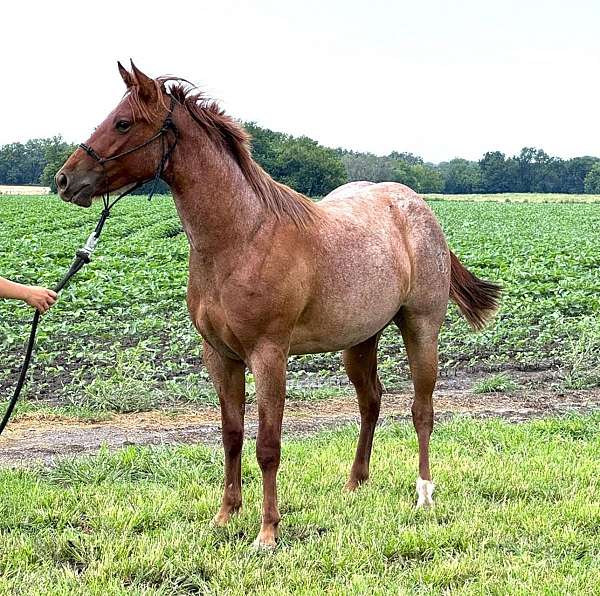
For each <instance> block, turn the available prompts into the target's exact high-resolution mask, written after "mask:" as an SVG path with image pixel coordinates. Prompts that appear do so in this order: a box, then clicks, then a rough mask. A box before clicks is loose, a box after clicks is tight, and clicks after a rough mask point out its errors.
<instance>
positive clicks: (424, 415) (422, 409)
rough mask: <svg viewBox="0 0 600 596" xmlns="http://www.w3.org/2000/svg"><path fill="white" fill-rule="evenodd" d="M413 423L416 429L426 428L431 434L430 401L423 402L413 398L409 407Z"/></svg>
mask: <svg viewBox="0 0 600 596" xmlns="http://www.w3.org/2000/svg"><path fill="white" fill-rule="evenodd" d="M411 412H412V419H413V424H414V425H415V428H416V429H417V431H420V430H426V431H427V432H429V433H430V434H431V431H432V430H433V406H432V404H431V403H429V402H426V403H423V402H421V401H417V400H415V402H414V403H413V405H412V408H411Z"/></svg>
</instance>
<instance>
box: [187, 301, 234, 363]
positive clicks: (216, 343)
mask: <svg viewBox="0 0 600 596" xmlns="http://www.w3.org/2000/svg"><path fill="white" fill-rule="evenodd" d="M190 311H191V312H190V315H191V317H192V322H193V323H194V327H196V329H197V330H198V333H200V335H201V336H202V337H203V339H204V340H206V341H207V342H208V343H209V344H210V345H211V346H212V347H213V348H214V349H215V350H216V351H217V352H219V353H220V354H223V355H225V356H229V357H230V358H234V357H241V354H240V353H239V346H238V345H237V342H236V341H235V338H234V337H233V335H232V334H231V332H230V330H229V329H228V327H227V325H226V323H225V315H224V313H223V312H222V310H221V309H220V308H219V307H217V306H210V305H206V304H197V305H196V306H195V308H194V309H193V311H192V309H190Z"/></svg>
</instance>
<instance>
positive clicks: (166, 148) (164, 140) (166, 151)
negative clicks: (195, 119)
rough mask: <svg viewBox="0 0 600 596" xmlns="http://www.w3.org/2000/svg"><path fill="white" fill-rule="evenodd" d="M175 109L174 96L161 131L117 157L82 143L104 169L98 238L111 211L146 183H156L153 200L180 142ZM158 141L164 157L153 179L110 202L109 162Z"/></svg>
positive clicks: (97, 230) (152, 192) (153, 188)
mask: <svg viewBox="0 0 600 596" xmlns="http://www.w3.org/2000/svg"><path fill="white" fill-rule="evenodd" d="M174 109H175V98H174V97H173V96H171V105H170V107H169V111H168V112H167V116H166V118H165V119H164V121H163V123H162V126H161V127H160V130H159V131H158V132H157V133H156V134H154V135H153V136H152V137H150V138H149V139H148V140H147V141H144V142H143V143H141V144H140V145H136V146H135V147H133V148H132V149H127V150H126V151H122V152H121V153H117V154H116V155H111V156H110V157H102V156H101V155H99V154H98V153H97V152H96V151H94V149H93V148H92V147H90V146H89V145H86V144H85V143H81V144H80V145H79V148H80V149H83V151H85V152H86V153H87V155H89V156H90V157H91V158H92V159H93V160H94V161H96V162H98V164H100V166H101V167H102V172H103V175H104V183H105V190H104V194H103V195H102V200H103V202H104V210H103V212H102V214H103V217H102V218H101V219H100V221H99V222H98V226H97V228H96V232H97V234H96V235H97V236H98V235H99V233H100V231H101V230H102V226H103V225H104V222H105V221H106V218H107V217H108V215H109V213H110V210H111V209H112V208H113V207H114V205H115V204H116V203H117V202H118V201H120V200H121V199H122V198H123V197H125V196H127V195H128V194H130V193H132V192H133V191H134V190H136V189H137V188H139V187H140V186H142V185H143V184H146V182H150V181H151V180H153V181H154V184H153V185H152V189H151V190H150V194H149V195H148V199H151V198H152V197H153V196H154V193H155V192H156V189H157V187H158V181H159V180H160V178H161V177H162V175H163V173H164V170H165V167H166V165H167V162H168V161H169V159H170V158H171V155H172V154H173V151H174V150H175V147H176V146H177V141H178V140H179V131H178V130H177V127H176V126H175V123H174V122H173V110H174ZM169 132H171V133H172V134H173V142H172V143H170V144H168V134H169ZM158 139H160V142H161V154H162V155H161V158H160V161H159V162H158V165H157V167H156V171H155V173H154V176H152V178H147V179H145V180H140V181H139V182H136V183H135V184H134V185H133V186H132V187H131V188H129V189H128V190H126V191H125V192H124V193H122V194H120V195H119V196H118V197H117V198H116V199H114V200H113V201H112V202H111V201H110V183H109V180H108V174H107V172H106V163H108V162H109V161H115V160H117V159H120V158H121V157H125V156H126V155H130V154H131V153H135V152H136V151H139V150H140V149H143V148H144V147H147V146H148V145H150V144H151V143H153V142H154V141H156V140H158Z"/></svg>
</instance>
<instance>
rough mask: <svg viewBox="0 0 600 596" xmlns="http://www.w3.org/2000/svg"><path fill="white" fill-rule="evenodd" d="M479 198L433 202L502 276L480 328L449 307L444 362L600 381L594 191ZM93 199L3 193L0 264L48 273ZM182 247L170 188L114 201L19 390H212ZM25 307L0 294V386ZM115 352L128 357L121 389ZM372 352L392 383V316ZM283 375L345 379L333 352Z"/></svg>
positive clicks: (445, 366)
mask: <svg viewBox="0 0 600 596" xmlns="http://www.w3.org/2000/svg"><path fill="white" fill-rule="evenodd" d="M453 198H456V197H453ZM476 198H478V199H479V198H485V199H486V201H485V202H483V201H479V200H469V201H464V200H462V201H456V200H430V204H431V206H432V208H433V209H434V211H435V212H436V214H437V216H438V218H439V220H440V222H441V224H442V226H443V228H444V230H445V233H446V235H447V238H448V242H449V244H450V246H451V248H452V250H453V251H454V252H455V253H456V254H457V255H459V257H460V258H461V260H462V261H463V262H464V263H465V265H466V266H467V267H468V268H469V269H471V270H472V271H473V272H475V273H476V274H477V275H479V276H482V277H484V278H488V279H491V280H494V281H498V282H500V283H501V284H502V285H503V286H504V294H503V297H502V305H501V309H500V312H499V314H498V316H497V318H496V319H495V320H494V321H493V322H492V323H491V325H490V326H489V327H488V328H486V330H485V331H484V332H483V333H479V334H475V333H473V332H471V331H470V329H469V327H468V325H467V324H466V322H465V321H464V320H463V319H462V318H461V317H460V316H459V314H458V311H457V309H456V307H454V306H451V308H450V310H449V313H448V317H447V321H446V324H445V326H444V329H443V332H442V335H441V340H440V358H441V365H442V370H445V371H453V370H459V371H460V370H463V371H469V370H471V369H473V368H475V369H477V370H487V371H490V372H499V371H503V370H509V369H511V368H519V369H525V370H530V369H545V368H555V369H561V370H562V371H563V373H564V378H565V384H566V385H569V386H595V385H598V384H600V376H599V375H596V374H595V373H594V374H592V375H589V374H587V373H586V368H587V369H593V370H598V369H599V368H600V350H597V349H595V348H594V346H597V345H598V344H599V342H600V327H599V326H598V325H597V324H594V323H593V321H595V320H596V319H597V317H594V313H597V312H599V310H600V276H599V275H598V263H599V262H600V243H599V242H598V229H599V228H600V204H598V203H588V204H584V203H575V204H565V203H561V202H539V201H547V200H548V196H547V195H540V196H538V197H536V196H535V195H531V197H530V198H531V201H530V202H528V203H524V202H511V203H507V202H494V201H489V200H488V199H489V197H487V196H486V197H476ZM588 198H589V197H588ZM538 199H539V201H538ZM99 209H100V205H94V207H92V208H91V209H89V210H85V209H79V208H76V207H74V206H73V205H68V204H65V203H63V202H62V201H60V200H59V199H58V198H57V197H55V196H49V197H2V198H1V199H0V236H1V237H2V252H1V253H0V274H1V275H4V276H5V277H10V278H12V279H15V280H18V281H22V282H27V283H36V284H44V285H49V286H51V285H53V284H55V283H56V282H57V280H58V279H60V277H61V276H62V274H63V272H64V270H65V269H66V267H67V266H68V264H69V263H70V261H71V258H72V256H73V254H74V252H75V250H76V249H77V248H79V247H80V246H81V245H82V243H83V242H84V241H85V239H86V238H87V236H88V234H89V231H90V230H91V229H92V227H93V225H94V223H95V221H96V219H97V216H98V211H99ZM187 256H188V247H187V241H186V238H185V235H184V234H183V233H182V231H181V225H180V222H179V219H178V217H177V214H176V211H175V208H174V206H173V203H172V200H171V199H170V198H169V197H155V198H154V199H153V200H152V202H148V201H147V200H146V199H145V198H142V197H131V198H127V199H126V200H125V201H124V202H123V203H120V204H119V205H118V207H117V208H116V209H115V210H114V213H113V215H112V216H111V218H110V219H109V221H108V222H107V225H106V228H105V232H104V235H103V237H102V241H101V243H100V245H99V247H98V249H97V252H96V255H95V257H94V260H93V262H92V263H91V264H90V265H89V266H88V267H86V268H85V269H84V270H83V271H82V272H81V273H80V274H79V275H78V277H77V278H76V280H75V281H74V283H73V284H72V285H71V286H70V287H69V288H67V290H66V291H65V292H64V293H63V295H62V296H61V299H60V301H59V303H58V304H57V306H56V307H55V308H53V309H52V310H51V312H50V313H49V314H48V315H47V316H46V317H44V320H43V324H42V326H41V330H40V334H39V341H38V348H37V351H36V357H35V361H34V364H33V367H32V377H31V380H30V382H29V383H28V385H27V386H26V393H27V394H28V395H29V396H30V397H33V398H35V399H45V398H47V399H52V400H59V401H60V402H61V403H65V404H68V403H74V404H79V405H83V406H86V407H88V406H89V407H91V408H96V409H97V410H99V409H102V408H108V409H112V410H117V411H124V410H125V411H127V410H136V409H138V410H139V409H144V408H148V407H153V406H154V405H155V404H156V403H161V404H162V403H167V404H171V402H172V401H173V400H179V401H191V402H193V403H215V395H214V391H213V390H212V386H211V384H210V382H209V379H208V375H207V373H206V371H205V370H204V368H203V367H202V364H201V345H200V340H199V337H198V335H197V333H196V332H195V330H194V329H193V328H192V325H191V323H190V321H189V317H188V313H187V308H186V305H185V293H186V282H187ZM30 316H31V310H30V309H29V308H27V307H26V306H24V305H21V304H18V303H16V302H11V301H0V354H2V356H1V359H2V362H1V364H2V366H0V395H5V394H7V393H9V392H10V388H11V387H12V384H13V383H14V379H15V376H16V371H17V368H18V366H19V364H20V362H21V358H22V351H23V345H24V343H25V341H26V338H27V333H28V324H29V319H30ZM590 321H591V322H590ZM119 358H122V359H123V361H124V363H125V364H126V365H127V366H128V367H129V368H128V369H127V375H126V380H127V383H128V389H127V391H125V390H124V389H123V386H124V385H123V382H124V377H123V375H122V374H120V373H119V370H118V363H119ZM379 362H380V365H379V370H380V375H381V377H382V381H383V383H384V385H385V386H386V388H387V389H388V390H393V389H397V388H399V387H402V386H403V385H404V384H405V382H406V379H407V376H408V371H407V363H406V357H405V353H404V347H403V344H402V340H401V337H400V335H399V333H398V332H397V331H396V329H395V328H394V327H393V326H392V327H390V328H388V329H387V330H386V332H385V333H384V335H383V338H382V341H381V349H380V360H379ZM288 378H289V387H290V393H292V394H296V395H308V396H322V395H328V394H330V393H331V392H333V393H335V392H339V391H344V390H347V388H348V384H347V383H348V381H347V378H346V376H345V374H344V372H343V368H342V366H341V359H340V357H339V355H338V354H319V355H308V356H297V357H293V358H291V360H290V365H289V375H288ZM248 390H249V394H251V393H252V387H251V384H250V385H249V388H248Z"/></svg>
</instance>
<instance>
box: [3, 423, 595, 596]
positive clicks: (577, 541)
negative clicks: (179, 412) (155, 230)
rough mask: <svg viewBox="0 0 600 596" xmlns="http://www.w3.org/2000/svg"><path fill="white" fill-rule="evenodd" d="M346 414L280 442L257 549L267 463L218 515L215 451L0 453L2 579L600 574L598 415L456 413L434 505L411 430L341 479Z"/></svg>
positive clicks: (456, 584) (560, 581)
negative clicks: (271, 538)
mask: <svg viewBox="0 0 600 596" xmlns="http://www.w3.org/2000/svg"><path fill="white" fill-rule="evenodd" d="M355 440H356V429H355V428H348V429H346V430H343V431H338V432H333V433H327V434H322V435H319V436H317V437H316V438H314V439H311V440H304V441H296V442H291V443H288V444H287V445H285V447H284V454H283V463H282V468H281V473H280V483H279V485H280V490H279V493H280V501H281V511H282V513H283V515H284V519H283V522H282V527H281V540H280V544H279V545H278V547H277V549H276V551H275V552H274V553H273V554H266V553H261V552H256V551H254V550H253V549H252V547H251V542H252V540H253V539H254V537H255V534H256V532H257V531H258V520H259V512H260V509H259V506H260V494H261V487H260V474H259V470H258V467H257V464H256V463H255V459H254V454H253V450H254V446H253V445H249V446H248V447H247V448H246V451H245V454H244V472H243V473H244V482H245V485H244V497H245V508H244V510H243V511H242V513H241V514H240V515H239V516H236V517H235V518H234V519H233V521H232V522H231V525H230V526H229V527H228V528H226V529H217V528H214V527H212V526H211V524H210V520H211V518H212V515H213V514H214V513H215V510H216V508H217V505H218V503H219V499H220V490H221V458H222V456H221V453H220V451H215V450H212V449H210V448H206V447H191V446H182V447H180V448H175V449H169V450H167V449H160V448H156V449H136V448H133V447H131V448H128V449H125V450H123V451H120V452H118V453H117V454H114V455H110V454H108V453H106V452H104V453H101V454H100V455H99V456H98V457H96V458H93V459H79V460H74V461H73V460H70V461H65V462H63V463H61V464H59V465H58V466H57V467H56V468H53V469H41V470H37V471H36V470H33V471H10V470H2V471H0V594H11V595H12V594H27V595H31V596H33V595H38V594H40V595H41V594H44V595H55V594H56V595H63V594H98V595H99V594H102V595H105V594H106V595H112V594H147V595H149V594H205V593H212V594H250V593H259V594H269V595H272V594H291V593H294V594H340V595H346V594H407V593H411V594H440V593H445V594H449V593H452V594H502V595H505V594H592V593H597V587H598V585H600V501H599V499H598V491H599V489H600V480H599V478H600V463H599V462H600V417H599V416H598V415H596V416H591V417H588V418H570V419H563V420H560V421H558V420H546V421H538V422H533V423H527V424H523V425H509V424H506V423H503V422H499V421H495V422H485V423H483V422H475V421H470V420H468V419H462V420H461V419H455V420H453V421H450V422H446V423H443V424H441V425H438V426H437V428H436V431H435V433H434V440H433V453H432V458H433V465H434V468H433V469H434V479H435V480H436V482H437V486H438V488H437V490H436V498H437V505H436V507H435V509H434V510H432V511H429V512H427V511H416V510H415V509H414V494H413V492H414V481H415V469H416V454H417V448H416V440H415V437H414V432H413V430H412V426H411V425H409V424H398V425H390V426H387V427H384V428H382V429H380V430H379V431H378V433H377V436H376V439H375V448H374V449H375V450H374V456H373V460H372V477H371V481H370V483H369V484H367V485H365V486H364V487H363V488H361V489H360V490H359V491H357V492H356V493H353V494H347V493H342V490H341V488H342V486H343V483H344V481H345V479H346V475H347V473H348V470H349V468H350V464H351V460H352V452H353V448H354V444H355Z"/></svg>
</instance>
